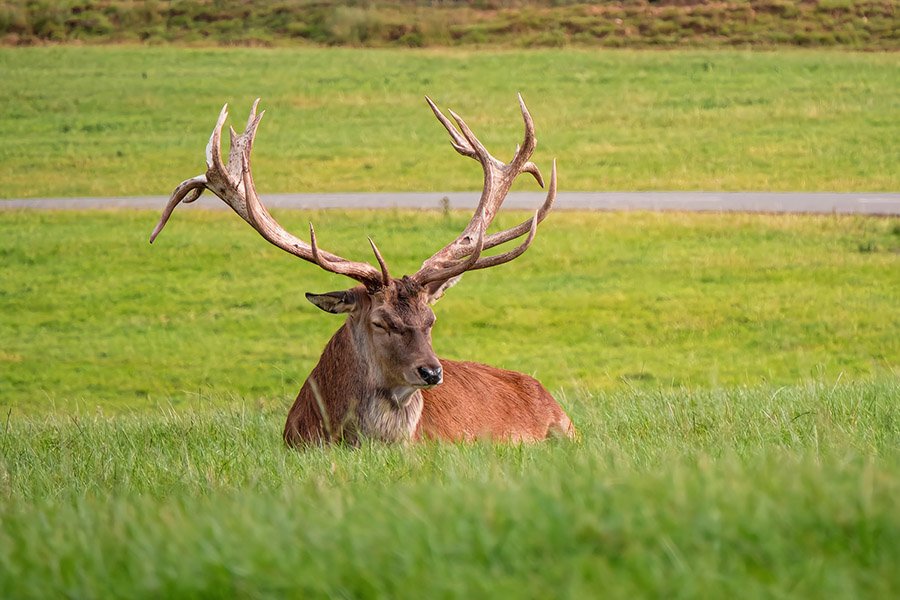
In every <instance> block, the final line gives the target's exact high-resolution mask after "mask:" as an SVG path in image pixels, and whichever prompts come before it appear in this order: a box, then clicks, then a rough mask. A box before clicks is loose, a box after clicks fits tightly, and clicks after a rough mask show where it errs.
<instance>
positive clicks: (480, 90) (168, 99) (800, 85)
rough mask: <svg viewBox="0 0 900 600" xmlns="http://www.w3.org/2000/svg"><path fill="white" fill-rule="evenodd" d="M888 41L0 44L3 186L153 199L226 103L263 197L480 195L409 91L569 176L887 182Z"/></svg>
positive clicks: (504, 151) (195, 169) (879, 186)
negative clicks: (881, 44) (847, 44)
mask: <svg viewBox="0 0 900 600" xmlns="http://www.w3.org/2000/svg"><path fill="white" fill-rule="evenodd" d="M898 56H900V55H898V54H896V53H884V54H874V53H867V54H864V53H851V52H837V51H829V52H822V51H819V52H810V51H798V50H794V51H785V50H781V51H773V52H750V51H737V50H720V51H713V50H683V51H672V52H648V51H644V52H639V51H631V50H622V51H588V50H496V49H493V50H485V49H468V50H466V49H458V50H447V49H434V50H422V51H401V50H389V49H383V50H358V49H316V48H307V49H302V48H278V49H216V48H196V49H184V48H171V47H140V46H112V47H74V46H56V47H42V48H0V79H2V80H3V81H4V85H3V86H0V164H2V165H3V166H4V169H3V175H2V180H3V184H4V185H3V186H2V190H0V196H2V197H6V198H16V197H47V196H51V197H52V196H117V195H123V196H128V195H148V194H167V193H169V192H170V191H171V189H172V188H173V187H174V185H175V184H177V183H178V182H180V181H182V180H183V179H185V178H187V177H190V176H192V175H195V174H198V173H201V172H202V171H203V170H204V168H205V164H204V148H205V146H206V142H207V140H208V138H209V133H210V131H211V130H212V127H213V125H214V124H215V120H216V116H217V115H218V112H219V109H220V108H221V106H222V104H223V103H225V102H228V103H229V104H230V106H231V110H232V122H233V123H234V124H235V125H237V126H238V127H240V126H241V125H242V124H243V123H244V120H245V118H246V114H247V111H248V110H249V107H250V104H251V103H252V101H253V99H254V98H256V97H258V96H260V97H262V99H263V102H262V107H263V108H265V109H266V110H267V111H268V112H267V114H266V117H265V119H264V121H263V123H262V125H261V128H260V132H259V136H258V139H257V144H256V146H255V150H254V156H255V163H254V173H255V174H256V176H257V177H256V181H257V185H258V186H259V189H260V190H261V191H262V192H270V193H275V192H303V191H309V192H339V191H432V190H435V191H451V190H467V189H478V187H479V186H480V183H481V181H480V177H479V174H478V170H477V167H476V166H474V165H473V164H472V163H471V161H468V160H464V159H463V158H461V157H459V156H457V155H456V154H455V153H454V152H453V151H452V149H451V148H450V147H449V144H448V142H447V136H446V133H445V132H444V131H443V129H442V128H441V127H440V125H439V124H438V123H437V122H436V121H435V119H434V117H433V115H432V114H431V112H430V111H429V110H428V107H427V106H426V104H425V102H424V100H423V96H424V95H425V94H428V95H430V96H431V97H432V98H434V99H435V101H436V102H437V103H438V104H439V105H440V106H441V107H449V108H452V109H454V110H455V111H456V112H458V113H459V114H461V115H462V116H463V117H465V118H466V119H467V121H468V123H469V124H470V125H471V126H472V127H473V129H474V130H475V131H476V133H478V134H479V136H480V137H481V139H482V140H483V141H484V142H485V143H486V144H487V146H488V148H490V149H491V150H492V151H493V152H494V153H495V154H496V155H497V156H499V157H503V156H510V155H511V154H512V152H513V150H514V148H515V144H516V143H517V142H518V141H519V140H520V139H521V135H522V132H521V129H522V126H521V118H520V117H519V115H518V107H517V104H516V97H515V93H516V91H520V92H522V94H523V96H524V97H525V99H526V101H527V102H528V106H529V108H530V109H531V112H532V114H533V115H534V118H535V122H536V124H537V137H538V140H539V145H538V149H537V153H536V155H535V160H537V161H538V163H539V164H540V165H543V166H544V167H545V169H549V163H550V160H551V159H552V158H554V157H555V158H558V160H559V165H560V181H561V185H562V187H563V189H567V190H588V191H596V190H607V191H615V190H787V191H791V190H810V191H815V190H820V191H891V190H897V189H898V188H900V172H898V169H897V164H900V148H898V145H897V139H900V125H898V124H900V104H898V101H897V94H896V90H897V89H900V68H898V67H900V58H898Z"/></svg>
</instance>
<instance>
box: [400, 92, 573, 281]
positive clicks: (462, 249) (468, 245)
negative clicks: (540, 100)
mask: <svg viewBox="0 0 900 600" xmlns="http://www.w3.org/2000/svg"><path fill="white" fill-rule="evenodd" d="M425 100H426V101H427V102H428V105H429V106H430V107H431V110H432V111H433V112H434V116H436V117H437V119H438V121H440V122H441V124H442V125H443V126H444V129H446V130H447V133H449V134H450V139H451V142H450V144H451V145H452V146H453V149H454V150H456V151H457V152H458V153H460V154H462V155H463V156H468V157H470V158H473V159H475V160H477V161H478V162H479V163H481V167H482V169H484V189H483V191H482V192H481V199H480V200H479V202H478V207H477V208H476V209H475V214H474V215H473V216H472V220H471V221H469V224H468V225H467V226H466V228H465V229H464V230H463V232H462V233H461V234H459V236H458V237H457V238H456V239H455V240H453V241H452V242H450V243H449V244H447V245H446V246H444V247H443V248H442V249H441V250H439V251H438V252H437V253H436V254H434V256H432V257H431V258H429V259H428V260H426V261H425V262H424V263H422V267H421V268H420V269H419V271H418V272H417V273H416V274H415V275H413V276H412V277H413V279H415V280H416V281H417V282H418V283H419V284H420V285H423V286H424V285H427V284H429V283H435V282H447V281H449V280H451V279H453V278H454V277H457V276H459V275H462V274H463V273H464V272H466V271H471V270H475V269H486V268H488V267H494V266H496V265H501V264H503V263H506V262H509V261H511V260H513V259H514V258H516V257H518V256H520V255H521V254H522V253H523V252H525V250H527V249H528V246H529V245H531V242H532V240H533V239H534V235H535V233H536V232H537V226H538V224H539V223H540V222H541V221H543V220H544V217H546V216H547V213H549V212H550V209H551V208H552V207H553V201H554V200H555V199H556V161H555V160H554V161H553V170H552V172H551V174H550V185H549V187H548V189H547V198H546V200H544V204H543V205H541V207H540V208H539V209H538V210H537V211H536V212H535V214H534V217H532V218H531V219H528V220H526V221H523V222H522V223H520V224H518V225H517V226H515V227H511V228H510V229H506V230H504V231H500V232H497V233H492V234H490V235H488V236H485V231H486V230H487V228H488V227H489V226H490V224H491V222H492V221H493V220H494V217H495V216H496V215H497V211H499V210H500V206H501V205H502V204H503V200H505V199H506V195H507V193H508V192H509V188H510V187H511V186H512V184H513V181H515V179H516V177H518V176H519V175H520V174H521V173H530V174H531V175H532V176H533V177H534V178H535V179H536V180H537V182H538V184H539V185H540V186H541V187H544V179H543V177H542V176H541V172H540V170H539V169H538V168H537V165H535V164H534V163H533V162H531V161H530V160H529V159H530V158H531V155H532V153H533V152H534V148H535V146H536V145H537V139H536V138H535V137H534V121H533V120H532V118H531V114H530V113H529V112H528V108H526V106H525V101H524V100H522V95H521V94H519V107H520V108H521V110H522V118H523V119H524V120H525V139H524V141H523V142H522V145H521V146H518V147H517V148H516V154H515V156H513V159H512V160H511V161H510V162H509V163H503V162H501V161H499V160H497V159H496V158H494V157H493V156H491V154H490V153H489V152H488V151H487V149H486V148H485V147H484V145H483V144H482V143H481V142H480V141H478V138H477V137H475V134H474V133H472V130H471V129H469V126H468V125H466V123H465V121H463V120H462V118H461V117H460V116H459V115H457V114H456V113H454V112H453V111H452V110H451V111H448V112H449V113H450V116H451V117H453V120H454V121H456V125H457V127H458V130H457V127H454V126H453V124H452V123H451V122H450V120H449V119H448V118H447V117H445V116H444V115H443V113H441V111H440V110H439V109H438V107H437V106H435V104H434V102H432V101H431V98H428V97H427V96H426V97H425ZM525 233H528V237H527V238H526V239H525V241H524V242H522V243H521V244H519V245H518V246H517V247H515V248H513V249H512V250H510V251H508V252H504V253H503V254H498V255H495V256H481V252H482V251H483V250H489V249H491V248H494V247H495V246H499V245H500V244H503V243H506V242H509V241H511V240H514V239H516V238H518V237H521V236H522V235H524V234H525Z"/></svg>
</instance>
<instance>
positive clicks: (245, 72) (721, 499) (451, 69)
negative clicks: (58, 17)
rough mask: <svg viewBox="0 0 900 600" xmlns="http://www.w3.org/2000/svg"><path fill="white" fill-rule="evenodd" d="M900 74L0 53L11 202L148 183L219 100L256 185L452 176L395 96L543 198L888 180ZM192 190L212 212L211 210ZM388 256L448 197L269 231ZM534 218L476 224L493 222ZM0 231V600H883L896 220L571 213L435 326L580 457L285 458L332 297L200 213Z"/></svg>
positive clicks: (273, 188) (165, 53)
mask: <svg viewBox="0 0 900 600" xmlns="http://www.w3.org/2000/svg"><path fill="white" fill-rule="evenodd" d="M897 66H898V59H897V56H896V55H892V54H881V55H878V54H854V53H833V52H825V53H811V52H784V51H778V52H767V53H749V52H740V51H728V52H712V51H680V52H666V53H660V52H634V51H621V52H602V53H600V52H588V51H579V50H565V51H556V52H550V51H512V50H504V51H499V50H491V51H482V50H452V51H450V50H429V51H416V52H407V53H403V52H399V51H394V50H378V51H368V52H362V51H359V50H349V49H339V50H322V49H287V48H280V49H265V50H255V51H250V50H246V49H209V48H205V49H183V48H182V49H177V48H155V47H153V48H149V47H106V48H96V47H64V46H61V47H45V48H26V49H12V48H3V49H0V79H2V81H3V82H4V84H3V85H0V165H2V167H3V168H2V170H0V178H2V181H3V184H4V185H3V186H2V189H3V191H2V192H0V193H2V195H3V196H4V197H6V198H12V197H45V196H77V195H101V196H103V195H150V194H166V193H168V192H169V191H170V190H171V189H172V187H174V185H175V184H177V183H178V182H179V181H181V180H183V179H184V178H186V177H188V176H191V175H195V174H198V173H200V172H202V170H203V168H204V161H203V149H204V147H205V144H206V141H207V138H208V135H209V131H210V129H211V127H212V126H213V123H214V120H215V117H216V114H217V112H218V109H219V107H220V106H221V103H222V102H225V101H228V102H230V103H232V105H233V108H232V114H233V122H235V123H236V124H238V125H240V124H241V123H242V121H243V118H244V116H245V112H244V111H245V110H246V109H247V108H249V104H250V102H251V101H252V99H253V98H255V97H256V96H258V95H260V96H263V103H264V107H265V108H266V109H268V110H269V113H268V114H267V116H266V118H265V120H264V122H263V125H262V128H261V130H260V134H259V138H258V143H257V145H256V148H255V153H254V156H255V163H254V173H255V175H256V181H257V183H258V186H259V188H260V190H261V191H262V192H263V196H265V193H266V192H270V193H271V192H287V191H366V190H417V191H421V190H426V191H427V190H459V189H476V188H477V187H478V186H479V185H480V177H479V174H478V170H477V167H476V166H475V165H474V164H473V163H472V162H471V161H468V160H464V159H462V158H461V157H458V156H457V155H456V154H455V153H453V151H452V150H451V149H450V148H449V145H448V144H447V140H446V135H445V133H444V132H443V131H442V129H441V128H440V127H439V125H437V123H435V122H433V117H432V116H431V115H430V113H429V111H428V110H427V107H426V106H425V104H424V102H423V101H422V95H423V94H424V93H428V94H430V95H431V96H432V97H434V98H435V99H436V100H437V101H438V102H439V104H440V105H441V106H449V107H451V108H453V109H454V110H457V111H458V112H460V113H461V114H462V115H463V116H464V117H466V118H467V120H468V121H469V123H470V124H471V125H472V126H473V128H474V129H475V130H476V132H478V133H479V135H480V136H481V138H482V139H483V140H484V141H485V143H486V144H487V145H488V147H489V148H491V149H492V150H493V151H494V153H495V154H497V155H499V156H504V153H503V151H502V149H504V148H506V149H508V152H509V153H510V154H511V153H512V151H513V148H514V143H515V142H516V141H517V140H518V139H519V138H520V136H521V124H520V120H519V117H518V115H517V109H516V104H515V91H522V93H523V95H524V96H525V98H526V100H527V101H528V103H529V107H530V108H531V110H532V113H533V115H534V117H535V120H536V122H537V127H538V138H539V140H540V144H539V147H538V150H537V153H536V155H535V159H536V161H537V162H538V163H539V164H540V165H542V166H545V165H546V166H547V167H549V163H550V160H551V159H552V158H553V157H557V158H558V159H559V163H560V181H561V188H562V189H566V190H575V189H584V190H636V189H708V190H750V189H758V190H792V189H797V190H832V191H861V190H889V191H891V190H892V191H896V190H897V189H898V184H900V179H898V172H897V169H896V165H897V164H898V162H900V161H898V158H900V157H898V146H897V143H896V140H897V139H898V138H900V135H898V134H900V126H898V123H900V104H898V102H897V100H896V98H895V96H896V94H895V90H896V89H897V88H898V83H900V79H898V73H900V70H898V69H897ZM201 202H204V203H206V202H217V201H216V200H215V199H211V198H207V199H204V200H202V201H201ZM276 216H277V218H279V220H280V221H281V222H282V223H283V224H284V225H285V226H286V227H287V228H288V229H289V230H292V231H295V232H298V233H302V232H304V231H306V227H307V222H308V221H313V222H314V223H315V225H316V229H317V232H318V234H319V238H320V242H321V244H322V245H323V246H324V247H326V248H328V249H329V250H332V251H335V252H337V253H339V254H341V255H345V256H347V257H348V258H353V259H362V260H369V255H368V251H367V248H368V245H367V243H366V240H365V236H366V235H371V236H372V237H373V238H374V239H375V240H376V241H377V242H378V245H379V247H380V248H381V250H382V252H383V253H384V255H385V256H386V258H387V260H388V262H389V264H390V265H391V266H392V272H394V273H397V274H400V273H404V272H406V273H409V272H411V271H414V270H415V269H416V268H417V266H418V265H419V264H420V262H421V261H422V259H423V258H425V257H427V256H428V255H429V254H430V253H432V252H433V251H434V250H436V249H437V248H438V247H439V246H441V245H442V244H443V243H444V242H445V241H446V240H449V239H452V237H454V236H455V235H456V234H457V233H458V231H459V230H460V229H461V228H462V227H463V225H464V224H465V222H466V221H467V220H468V217H469V215H466V214H462V213H458V212H449V213H448V214H442V213H440V212H437V211H434V212H424V211H423V212H404V211H380V212H364V211H320V212H301V211H278V212H276ZM525 216H526V215H525V214H521V213H520V214H516V213H511V214H505V213H504V214H501V215H500V217H498V219H497V221H498V226H508V225H510V224H512V223H513V222H517V221H518V220H521V219H523V218H525ZM157 218H158V213H156V212H147V211H93V212H69V211H58V212H55V211H46V212H45V211H16V210H2V211H0V264H2V276H0V597H2V598H48V597H60V596H64V597H71V598H109V597H128V598H140V597H147V598H159V597H178V598H207V597H223V596H224V597H251V598H286V597H298V598H311V597H312V598H317V597H323V598H324V597H328V598H335V597H336V598H384V597H391V598H407V597H409V598H412V597H415V598H421V597H446V598H473V597H515V598H547V597H571V598H584V597H611V598H634V597H648V596H649V597H667V598H668V597H676V598H678V597H722V596H735V597H742V598H757V597H758V598H805V597H808V598H822V597H827V598H889V597H896V596H898V595H900V574H898V571H897V569H896V565H897V564H898V563H900V551H898V545H897V544H896V540H897V539H900V511H898V509H897V501H896V499H897V497H898V496H900V404H898V399H900V376H898V367H900V335H898V333H900V312H898V311H897V306H900V264H898V257H900V219H897V218H862V217H842V216H796V215H782V216H777V215H737V214H731V215H717V214H652V213H640V212H634V213H577V212H564V211H560V212H557V213H554V214H551V215H550V217H549V218H548V219H547V220H546V221H545V222H544V223H543V224H542V226H541V228H540V230H539V232H538V237H537V239H536V240H535V242H534V245H533V247H532V248H531V249H529V251H528V253H527V254H525V255H524V256H523V257H521V258H519V259H518V260H516V261H515V262H513V263H511V264H509V265H505V266H503V267H500V268H497V269H492V270H491V271H487V272H475V273H470V274H467V275H466V276H465V277H464V278H463V280H462V282H461V283H460V284H459V285H458V286H456V287H455V288H453V289H452V290H450V291H449V292H448V294H447V296H446V297H445V298H443V299H442V300H441V302H440V303H439V304H437V306H436V313H437V317H438V322H437V325H436V327H435V331H434V345H435V348H436V350H437V352H438V354H439V355H441V356H445V357H448V358H460V359H470V360H477V361H482V362H487V363H491V364H495V365H498V366H501V367H506V368H512V369H516V370H520V371H524V372H527V373H530V374H533V375H535V376H536V377H537V378H538V379H540V380H541V381H542V382H544V383H545V385H546V386H547V387H548V388H549V389H550V390H551V392H552V393H553V394H554V395H555V396H556V397H557V398H558V399H559V400H560V402H561V403H562V404H563V405H564V406H565V408H566V410H567V411H568V412H569V414H570V415H571V416H572V418H573V420H574V421H575V423H576V426H577V427H578V430H579V436H578V439H577V440H576V441H574V442H563V441H558V440H556V441H551V442H548V443H545V444H537V445H530V446H515V445H501V444H496V445H494V444H490V443H477V444H468V445H462V444H460V445H454V444H423V445H416V446H406V447H403V446H384V445H380V444H364V445H363V446H362V447H361V448H359V449H349V448H343V447H330V448H312V449H307V450H304V451H292V450H287V449H285V448H284V447H283V446H282V443H281V437H280V433H281V428H282V426H283V419H284V417H285V415H286V411H287V409H288V407H289V405H290V403H291V402H292V400H293V397H294V396H295V394H296V392H297V390H298V389H299V387H300V385H301V383H302V381H303V379H304V378H305V376H306V374H307V373H308V372H309V370H310V369H311V368H312V366H313V364H314V363H315V361H316V360H317V359H318V356H319V353H320V351H321V349H322V347H323V345H324V344H325V342H326V341H327V339H328V338H329V337H330V335H331V334H332V332H333V331H334V330H335V329H336V328H337V327H338V324H339V323H340V320H341V318H340V317H337V316H334V315H327V314H325V313H323V312H321V311H319V310H318V309H316V308H314V307H313V306H312V305H311V304H309V303H308V302H307V301H306V300H305V298H304V297H303V293H304V292H306V291H313V292H323V291H330V290H335V289H340V288H342V287H344V286H346V285H347V281H346V280H344V279H342V278H339V277H336V276H334V275H330V274H327V273H325V272H323V271H321V270H319V269H316V268H314V267H312V266H311V265H308V264H306V263H304V262H302V261H299V260H297V259H295V258H293V257H290V256H288V255H286V254H284V253H282V252H280V251H278V250H276V249H274V248H272V247H271V246H269V245H268V244H266V243H265V242H264V241H263V240H261V239H260V238H259V237H258V236H257V235H256V234H255V233H254V232H253V231H252V230H250V229H249V228H248V227H247V225H246V224H244V223H243V222H242V221H241V220H240V219H239V218H238V217H236V216H235V215H233V214H231V213H226V212H207V211H202V210H201V211H194V210H183V211H182V210H179V211H177V212H176V213H175V215H174V216H173V218H172V220H171V221H170V223H169V225H168V226H167V228H166V230H165V231H164V232H163V233H162V234H161V236H160V237H159V239H158V240H157V242H156V243H155V244H154V245H153V246H150V245H149V244H148V243H147V239H148V236H149V233H150V231H151V229H152V228H153V225H154V224H155V223H156V220H157Z"/></svg>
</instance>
